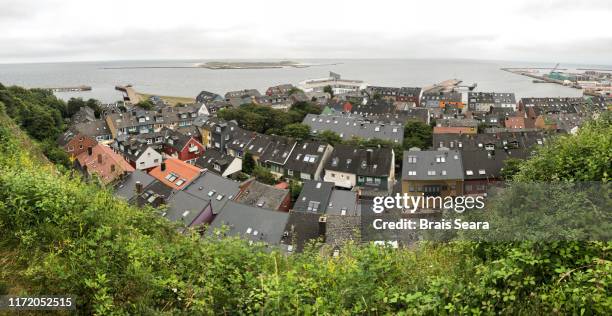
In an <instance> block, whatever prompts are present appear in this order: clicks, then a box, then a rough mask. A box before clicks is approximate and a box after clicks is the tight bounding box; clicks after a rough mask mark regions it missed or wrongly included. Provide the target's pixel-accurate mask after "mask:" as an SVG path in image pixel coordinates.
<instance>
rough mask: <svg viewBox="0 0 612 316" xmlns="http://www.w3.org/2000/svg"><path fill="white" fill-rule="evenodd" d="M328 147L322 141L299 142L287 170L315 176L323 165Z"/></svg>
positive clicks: (288, 161) (287, 164)
mask: <svg viewBox="0 0 612 316" xmlns="http://www.w3.org/2000/svg"><path fill="white" fill-rule="evenodd" d="M327 146H328V145H327V143H324V142H320V141H310V140H308V141H302V142H299V143H298V144H297V145H296V146H295V148H294V149H293V152H291V156H290V157H289V159H288V160H287V163H286V164H285V168H286V169H287V170H294V171H300V172H304V173H308V174H313V175H314V174H315V172H316V171H317V168H318V167H319V165H320V164H321V161H322V159H323V154H324V153H325V150H326V149H327Z"/></svg>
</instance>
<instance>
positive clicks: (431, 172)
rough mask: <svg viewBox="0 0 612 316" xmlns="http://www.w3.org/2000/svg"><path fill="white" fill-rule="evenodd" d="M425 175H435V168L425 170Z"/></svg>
mask: <svg viewBox="0 0 612 316" xmlns="http://www.w3.org/2000/svg"><path fill="white" fill-rule="evenodd" d="M427 175H428V176H435V175H436V171H435V170H427Z"/></svg>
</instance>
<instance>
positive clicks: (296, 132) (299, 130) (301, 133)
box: [281, 123, 310, 140]
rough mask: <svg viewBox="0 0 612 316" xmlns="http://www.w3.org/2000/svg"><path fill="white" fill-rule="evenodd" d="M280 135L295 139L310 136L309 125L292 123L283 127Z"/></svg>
mask: <svg viewBox="0 0 612 316" xmlns="http://www.w3.org/2000/svg"><path fill="white" fill-rule="evenodd" d="M281 135H283V136H287V137H291V138H293V139H296V140H304V139H308V138H309V137H310V126H308V125H306V124H302V123H292V124H289V125H287V126H285V127H284V128H283V131H282V132H281Z"/></svg>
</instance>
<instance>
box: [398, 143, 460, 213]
mask: <svg viewBox="0 0 612 316" xmlns="http://www.w3.org/2000/svg"><path fill="white" fill-rule="evenodd" d="M463 180H464V176H463V165H462V162H461V152H460V151H458V150H420V149H418V148H411V149H410V150H407V151H404V157H403V166H402V193H404V194H407V195H411V196H441V197H446V196H459V195H462V194H463ZM430 206H431V205H430ZM436 206H439V205H436Z"/></svg>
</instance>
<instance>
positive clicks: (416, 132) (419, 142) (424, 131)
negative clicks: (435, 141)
mask: <svg viewBox="0 0 612 316" xmlns="http://www.w3.org/2000/svg"><path fill="white" fill-rule="evenodd" d="M432 138H433V127H432V126H430V125H427V124H425V123H423V122H421V121H410V122H408V123H406V125H405V126H404V143H403V147H404V149H405V150H408V149H410V148H412V147H418V148H421V149H427V148H429V147H430V146H431V142H432Z"/></svg>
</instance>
